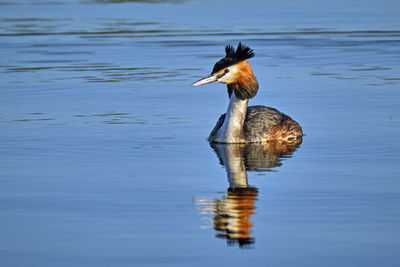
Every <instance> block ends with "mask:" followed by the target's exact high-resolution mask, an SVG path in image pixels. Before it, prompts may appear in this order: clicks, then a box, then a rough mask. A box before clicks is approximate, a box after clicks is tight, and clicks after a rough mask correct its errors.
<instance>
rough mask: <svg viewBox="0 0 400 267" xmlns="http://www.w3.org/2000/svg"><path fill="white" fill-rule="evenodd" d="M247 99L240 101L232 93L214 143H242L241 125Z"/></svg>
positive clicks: (244, 116)
mask: <svg viewBox="0 0 400 267" xmlns="http://www.w3.org/2000/svg"><path fill="white" fill-rule="evenodd" d="M248 102H249V100H248V99H245V100H241V99H239V98H237V97H236V95H235V92H232V94H231V97H230V98H229V106H228V110H227V111H226V115H225V120H224V123H223V125H222V126H221V128H220V129H219V131H218V137H217V139H216V140H215V141H217V142H220V143H243V142H244V140H243V124H244V120H245V118H246V113H247V103H248Z"/></svg>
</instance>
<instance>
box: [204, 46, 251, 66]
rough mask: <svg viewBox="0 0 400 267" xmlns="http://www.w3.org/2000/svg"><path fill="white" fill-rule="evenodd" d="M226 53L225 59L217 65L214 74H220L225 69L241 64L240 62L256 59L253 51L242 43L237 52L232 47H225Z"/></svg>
mask: <svg viewBox="0 0 400 267" xmlns="http://www.w3.org/2000/svg"><path fill="white" fill-rule="evenodd" d="M225 53H226V55H225V57H224V58H223V59H221V60H220V61H218V62H217V63H215V65H214V68H213V70H212V73H215V72H218V71H220V70H222V69H224V68H227V67H229V66H232V65H234V64H236V63H239V62H240V61H243V60H246V59H248V58H252V57H254V52H253V49H251V48H250V47H248V46H245V45H242V43H241V42H239V44H238V46H237V48H236V51H235V49H234V48H233V46H231V45H227V46H225Z"/></svg>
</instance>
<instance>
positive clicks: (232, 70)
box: [193, 43, 303, 143]
mask: <svg viewBox="0 0 400 267" xmlns="http://www.w3.org/2000/svg"><path fill="white" fill-rule="evenodd" d="M225 51H226V57H225V58H223V59H221V60H220V61H218V62H217V63H216V64H215V66H214V69H213V72H212V73H211V75H209V76H207V77H205V78H203V79H201V80H199V81H197V82H195V83H194V84H193V85H194V86H197V85H202V84H206V83H210V82H222V83H226V84H227V87H228V94H229V105H228V110H227V112H226V113H225V114H222V115H221V117H220V118H219V120H218V121H217V124H216V125H215V127H214V129H213V130H212V131H211V133H210V136H209V137H208V140H209V141H210V142H215V143H262V142H269V141H278V142H288V143H300V142H301V138H302V135H303V132H302V128H301V126H300V125H299V124H298V123H297V122H296V121H294V120H293V119H292V118H290V117H289V116H287V115H285V114H283V113H281V112H280V111H278V110H276V109H274V108H271V107H265V106H250V107H248V106H247V104H248V101H249V99H250V98H252V97H254V96H255V95H256V94H257V91H258V82H257V80H256V78H255V77H254V74H253V71H252V70H251V67H250V65H249V64H248V62H247V60H246V59H247V58H250V57H253V56H254V53H253V51H252V50H251V49H250V48H248V47H246V46H243V45H242V44H241V43H239V45H238V48H237V49H236V52H235V51H234V49H233V48H232V47H231V46H227V47H226V48H225Z"/></svg>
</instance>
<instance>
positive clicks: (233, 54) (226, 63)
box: [192, 42, 258, 99]
mask: <svg viewBox="0 0 400 267" xmlns="http://www.w3.org/2000/svg"><path fill="white" fill-rule="evenodd" d="M225 53H226V55H225V57H224V58H222V59H220V60H219V61H218V62H217V63H215V65H214V68H213V70H212V72H211V74H210V75H207V76H206V77H204V78H202V79H200V80H198V81H197V82H195V83H193V84H192V86H199V85H203V84H207V83H213V82H219V83H225V84H227V86H228V92H229V95H230V94H231V93H232V91H233V92H235V94H236V96H237V97H239V98H240V99H246V98H251V97H254V96H255V95H256V94H257V91H258V83H257V80H256V78H255V77H254V74H253V71H252V69H251V67H250V65H249V63H248V62H247V59H249V58H252V57H254V52H253V50H252V49H251V48H250V47H248V46H245V45H242V43H240V42H239V44H238V46H237V48H236V51H235V49H234V48H233V47H232V46H231V45H227V46H226V47H225Z"/></svg>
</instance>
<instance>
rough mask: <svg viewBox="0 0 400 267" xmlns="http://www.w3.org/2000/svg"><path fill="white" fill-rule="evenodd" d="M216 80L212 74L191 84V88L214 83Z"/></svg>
mask: <svg viewBox="0 0 400 267" xmlns="http://www.w3.org/2000/svg"><path fill="white" fill-rule="evenodd" d="M217 80H218V78H217V76H214V75H212V74H210V75H208V76H206V77H204V78H202V79H200V80H198V81H197V82H195V83H193V84H192V86H199V85H203V84H206V83H213V82H216V81H217Z"/></svg>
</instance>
